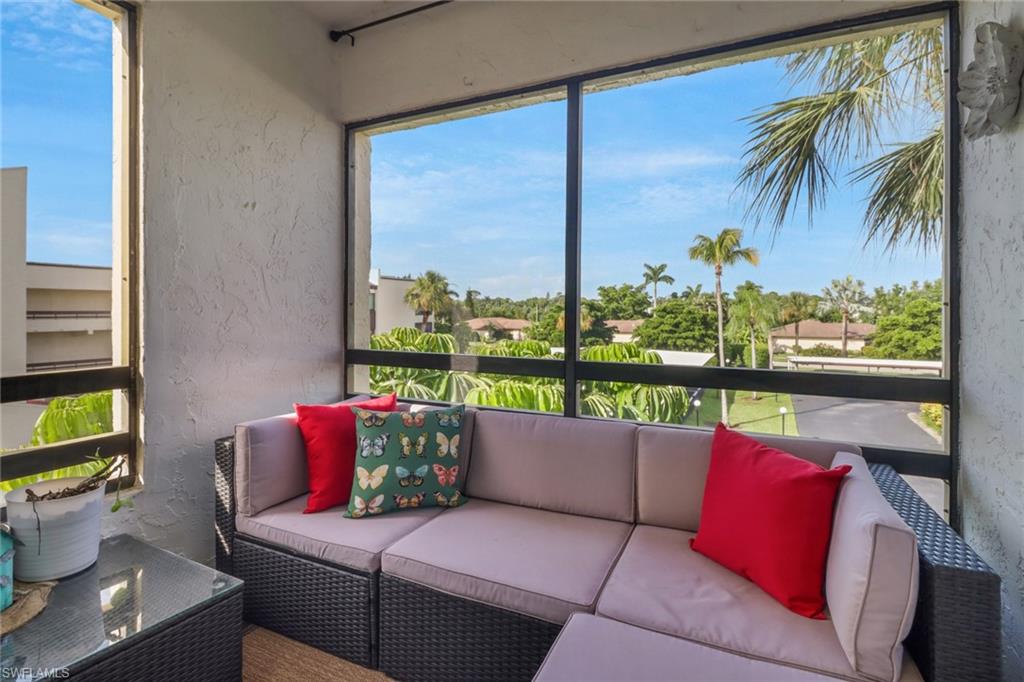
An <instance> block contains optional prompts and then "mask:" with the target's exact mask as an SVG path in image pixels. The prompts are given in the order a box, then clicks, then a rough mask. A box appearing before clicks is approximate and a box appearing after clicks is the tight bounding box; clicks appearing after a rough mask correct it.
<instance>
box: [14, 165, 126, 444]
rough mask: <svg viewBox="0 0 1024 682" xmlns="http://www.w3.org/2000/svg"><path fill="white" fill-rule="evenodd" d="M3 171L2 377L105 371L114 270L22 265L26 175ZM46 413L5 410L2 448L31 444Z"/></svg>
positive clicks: (38, 408)
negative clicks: (93, 369)
mask: <svg viewBox="0 0 1024 682" xmlns="http://www.w3.org/2000/svg"><path fill="white" fill-rule="evenodd" d="M2 172H3V175H2V185H3V206H2V218H0V232H2V238H3V254H2V268H0V289H2V292H3V293H2V296H0V306H2V307H0V319H2V320H3V322H2V324H3V326H2V329H0V331H2V338H0V365H2V369H3V375H4V376H11V375H16V374H26V373H30V372H44V371H48V370H57V369H73V368H77V367H100V366H108V365H110V364H111V362H112V360H111V358H112V356H113V353H112V348H111V336H110V334H111V315H110V311H111V283H112V279H111V278H112V271H111V268H109V267H93V266H83V265H64V264H56V263H30V262H26V261H25V244H26V218H25V216H26V190H27V186H28V185H27V180H28V169H26V168H4V169H3V171H2ZM45 407H46V401H29V402H27V403H6V404H4V405H3V407H2V410H0V422H2V423H0V448H3V449H7V448H15V447H18V446H21V445H24V444H26V443H28V442H29V440H30V438H31V435H32V427H33V425H34V424H35V421H36V419H37V418H38V417H39V415H40V414H41V413H42V411H43V410H44V409H45Z"/></svg>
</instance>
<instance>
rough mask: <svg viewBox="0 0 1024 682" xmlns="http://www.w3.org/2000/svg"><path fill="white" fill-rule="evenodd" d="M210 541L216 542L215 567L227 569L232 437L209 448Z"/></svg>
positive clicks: (231, 509)
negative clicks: (211, 513)
mask: <svg viewBox="0 0 1024 682" xmlns="http://www.w3.org/2000/svg"><path fill="white" fill-rule="evenodd" d="M213 461H214V466H213V487H214V501H213V515H214V524H215V525H214V529H213V530H214V541H215V542H216V543H217V546H216V552H217V570H218V571H221V572H223V573H229V574H234V571H232V570H231V546H232V542H233V540H234V534H235V439H234V438H221V439H219V440H218V441H216V443H214V450H213Z"/></svg>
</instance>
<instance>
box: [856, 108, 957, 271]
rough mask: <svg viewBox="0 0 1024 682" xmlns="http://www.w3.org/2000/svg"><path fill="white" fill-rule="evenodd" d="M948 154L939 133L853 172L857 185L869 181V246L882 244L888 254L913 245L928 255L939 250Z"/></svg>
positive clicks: (939, 131)
mask: <svg viewBox="0 0 1024 682" xmlns="http://www.w3.org/2000/svg"><path fill="white" fill-rule="evenodd" d="M944 150H945V143H944V137H943V132H942V128H941V127H940V128H936V129H935V130H933V131H932V132H931V133H929V134H928V135H927V136H926V137H925V138H923V139H921V140H918V141H916V142H907V143H905V144H902V145H900V146H899V147H898V148H896V149H895V150H893V151H891V152H889V153H888V154H885V155H884V156H881V157H879V158H877V159H875V160H874V161H872V162H871V163H868V164H866V165H864V166H862V167H861V168H860V169H858V170H857V171H855V173H854V179H855V180H857V181H860V180H869V179H870V180H871V190H870V198H869V200H868V206H867V215H866V221H865V222H866V226H867V236H866V238H865V242H871V241H874V240H875V239H878V238H880V239H883V240H884V241H885V248H886V249H887V250H889V251H892V250H893V249H895V248H896V247H898V246H899V245H900V244H915V243H916V244H917V245H918V246H919V247H920V248H922V249H923V250H925V251H927V250H929V249H931V248H933V247H934V248H939V246H940V244H941V243H942V212H943V197H942V185H943V166H944Z"/></svg>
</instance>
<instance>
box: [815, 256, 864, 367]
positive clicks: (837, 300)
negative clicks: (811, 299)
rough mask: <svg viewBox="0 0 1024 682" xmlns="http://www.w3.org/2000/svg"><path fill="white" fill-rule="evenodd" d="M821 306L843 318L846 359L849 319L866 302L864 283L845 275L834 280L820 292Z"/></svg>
mask: <svg viewBox="0 0 1024 682" xmlns="http://www.w3.org/2000/svg"><path fill="white" fill-rule="evenodd" d="M821 298H822V305H823V306H824V307H825V308H826V309H828V310H838V311H839V314H840V315H842V316H843V357H844V358H845V357H846V354H847V351H846V341H847V336H848V333H849V329H850V318H851V317H855V316H856V315H857V312H858V310H859V308H860V307H861V306H863V305H865V304H867V302H868V297H867V294H865V293H864V282H863V281H862V280H859V279H856V280H855V279H854V278H853V276H852V275H847V276H846V277H845V278H844V279H834V280H832V284H831V285H830V286H828V287H826V288H825V289H822V290H821Z"/></svg>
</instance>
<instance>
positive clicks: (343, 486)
mask: <svg viewBox="0 0 1024 682" xmlns="http://www.w3.org/2000/svg"><path fill="white" fill-rule="evenodd" d="M396 402H397V397H396V395H395V394H394V393H392V394H391V395H389V396H384V397H382V398H373V399H371V400H364V401H363V402H361V403H338V404H337V405H300V404H299V403H295V414H296V415H297V416H298V418H299V419H298V421H299V430H300V431H301V432H302V439H303V440H304V441H306V463H307V464H308V468H309V499H308V500H307V501H306V509H305V511H304V512H303V513H304V514H312V513H314V512H319V511H323V510H325V509H330V508H331V507H336V506H338V505H339V504H348V498H349V495H350V494H351V493H352V474H353V472H354V471H355V468H356V415H355V413H353V412H352V408H353V407H357V408H361V409H364V410H377V411H378V412H394V411H395V404H396Z"/></svg>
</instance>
